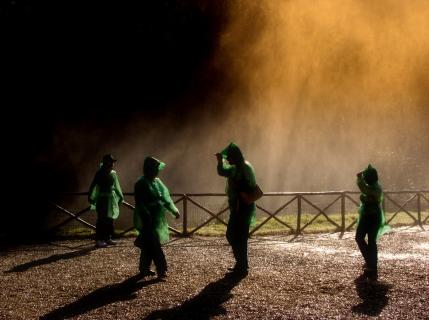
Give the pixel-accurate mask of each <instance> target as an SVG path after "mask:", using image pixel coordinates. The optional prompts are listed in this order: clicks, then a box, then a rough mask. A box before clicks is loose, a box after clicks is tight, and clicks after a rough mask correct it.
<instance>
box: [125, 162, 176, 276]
mask: <svg viewBox="0 0 429 320" xmlns="http://www.w3.org/2000/svg"><path fill="white" fill-rule="evenodd" d="M164 167H165V164H164V163H163V162H161V161H159V160H158V159H156V158H153V157H147V158H146V159H145V160H144V163H143V176H141V177H140V178H139V179H138V180H137V182H136V184H135V186H134V197H135V204H136V208H135V210H134V226H135V228H136V229H137V231H138V232H139V235H138V237H137V239H136V242H135V244H136V245H137V246H138V247H139V248H140V249H141V253H140V265H139V270H140V276H142V277H145V276H151V275H155V272H153V271H152V270H150V266H151V264H152V261H153V262H154V264H155V267H156V273H157V274H158V278H160V279H162V278H165V277H166V276H167V273H166V272H167V261H166V259H165V255H164V252H163V250H162V248H161V243H163V242H166V241H168V239H169V233H168V223H167V219H166V217H165V213H166V211H169V212H170V213H171V214H172V215H174V216H175V217H176V219H178V218H179V217H180V214H179V210H178V209H177V208H176V206H175V205H174V202H173V200H172V199H171V197H170V192H169V191H168V189H167V187H166V186H165V185H164V183H162V181H161V179H160V178H158V174H159V172H160V171H161V170H162V169H164Z"/></svg>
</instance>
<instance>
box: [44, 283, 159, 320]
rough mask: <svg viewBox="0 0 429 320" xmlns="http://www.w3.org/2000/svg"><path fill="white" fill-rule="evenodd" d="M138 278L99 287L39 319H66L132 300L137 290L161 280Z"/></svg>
mask: <svg viewBox="0 0 429 320" xmlns="http://www.w3.org/2000/svg"><path fill="white" fill-rule="evenodd" d="M140 279H141V277H140V276H138V275H135V276H132V277H130V278H128V279H126V280H124V281H122V282H120V283H116V284H112V285H108V286H106V287H102V288H99V289H97V290H95V291H93V292H91V293H89V294H88V295H86V296H84V297H82V298H80V299H79V300H77V301H75V302H72V303H70V304H68V305H65V306H63V307H60V308H58V309H55V310H53V311H51V312H49V313H48V314H45V315H44V316H42V317H40V319H44V320H47V319H49V320H51V319H58V320H59V319H68V318H71V317H75V316H78V315H82V314H84V313H87V312H89V311H91V310H94V309H97V308H100V307H102V306H105V305H108V304H111V303H114V302H116V301H126V300H132V299H134V298H136V296H137V295H136V292H137V291H138V290H140V289H142V288H144V287H146V286H149V285H151V284H154V283H157V282H160V281H162V280H159V279H158V278H154V279H151V280H146V281H139V280H140Z"/></svg>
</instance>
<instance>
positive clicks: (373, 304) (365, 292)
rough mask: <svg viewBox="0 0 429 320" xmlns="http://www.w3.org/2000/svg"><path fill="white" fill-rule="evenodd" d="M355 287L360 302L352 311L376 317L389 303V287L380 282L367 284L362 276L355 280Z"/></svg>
mask: <svg viewBox="0 0 429 320" xmlns="http://www.w3.org/2000/svg"><path fill="white" fill-rule="evenodd" d="M355 285H356V292H357V294H358V295H359V297H360V298H361V299H362V302H361V303H359V304H358V305H356V306H353V308H352V311H353V312H354V313H360V314H364V315H368V316H378V315H379V314H380V313H381V311H383V309H384V307H385V306H386V305H387V303H388V301H389V298H388V296H387V293H388V292H389V290H390V288H391V285H389V284H386V283H382V282H373V283H372V282H368V281H366V279H365V276H363V275H361V276H359V277H358V278H356V280H355Z"/></svg>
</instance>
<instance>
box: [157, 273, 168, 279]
mask: <svg viewBox="0 0 429 320" xmlns="http://www.w3.org/2000/svg"><path fill="white" fill-rule="evenodd" d="M167 277H168V275H167V272H166V271H163V272H159V273H158V279H160V280H162V279H165V278H167Z"/></svg>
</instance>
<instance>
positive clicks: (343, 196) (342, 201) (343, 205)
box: [341, 191, 346, 233]
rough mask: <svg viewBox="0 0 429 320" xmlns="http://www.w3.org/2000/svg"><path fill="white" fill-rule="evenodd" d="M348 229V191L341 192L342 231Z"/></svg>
mask: <svg viewBox="0 0 429 320" xmlns="http://www.w3.org/2000/svg"><path fill="white" fill-rule="evenodd" d="M345 231H346V193H345V192H344V191H343V192H341V233H344V232H345Z"/></svg>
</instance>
